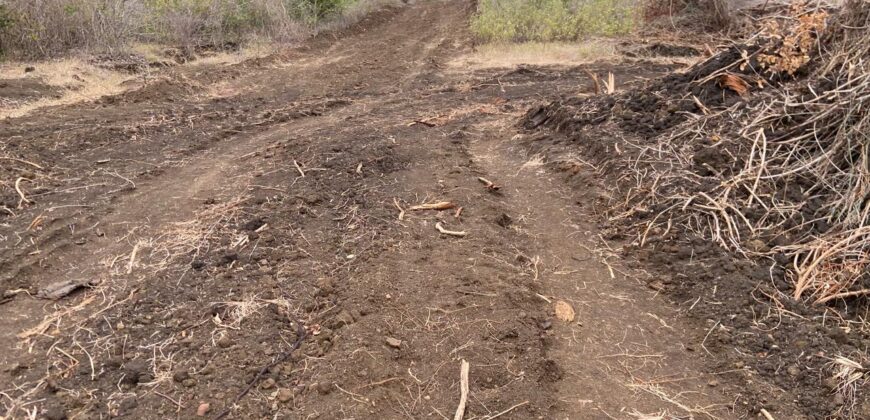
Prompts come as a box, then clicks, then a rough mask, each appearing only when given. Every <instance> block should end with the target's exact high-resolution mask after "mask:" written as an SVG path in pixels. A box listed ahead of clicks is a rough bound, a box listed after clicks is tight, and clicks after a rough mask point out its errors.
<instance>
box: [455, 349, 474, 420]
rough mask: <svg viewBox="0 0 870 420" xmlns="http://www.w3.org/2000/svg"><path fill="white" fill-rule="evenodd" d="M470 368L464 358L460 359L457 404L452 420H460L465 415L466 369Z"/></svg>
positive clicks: (466, 396)
mask: <svg viewBox="0 0 870 420" xmlns="http://www.w3.org/2000/svg"><path fill="white" fill-rule="evenodd" d="M470 369H471V365H469V364H468V362H466V361H465V359H462V364H461V365H460V368H459V383H460V385H459V386H460V390H459V392H460V396H459V406H458V407H456V415H454V416H453V420H462V418H463V417H464V416H465V405H466V404H467V403H468V371H469V370H470Z"/></svg>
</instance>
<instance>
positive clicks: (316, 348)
mask: <svg viewBox="0 0 870 420" xmlns="http://www.w3.org/2000/svg"><path fill="white" fill-rule="evenodd" d="M472 10H473V4H472V3H471V2H468V1H446V0H436V1H427V2H416V4H413V5H409V6H407V7H402V8H393V9H388V10H385V11H383V12H379V13H376V14H375V15H373V16H371V17H370V18H368V19H366V20H365V21H363V22H362V23H361V24H360V25H358V26H356V27H354V28H350V29H348V30H346V31H344V32H342V33H340V34H338V35H337V36H331V35H330V36H323V37H320V38H318V39H315V40H312V41H311V42H310V43H308V44H307V45H306V46H304V47H302V48H299V49H295V50H293V51H289V52H287V53H285V54H282V55H280V56H276V57H273V58H271V59H268V60H259V61H256V62H249V63H243V64H242V65H238V66H232V67H230V68H218V69H209V68H200V69H196V70H190V71H179V72H178V73H176V74H170V76H169V77H168V78H167V79H166V80H163V81H159V82H156V83H154V84H153V85H151V86H149V87H146V88H144V89H142V90H140V91H135V92H131V93H128V94H124V95H120V96H118V97H114V98H107V99H104V100H102V101H101V102H100V103H97V104H80V105H76V106H70V107H63V108H58V109H53V110H48V111H46V112H45V113H43V114H42V115H31V116H28V117H23V118H21V119H17V120H15V121H12V122H9V121H7V122H6V123H5V124H3V125H2V126H0V134H2V135H3V136H4V138H7V139H10V140H8V141H7V142H6V143H5V144H4V149H2V151H3V152H5V153H7V154H10V155H13V156H16V157H18V158H20V159H26V160H28V161H31V162H35V163H37V164H39V165H40V166H42V167H43V169H40V170H34V169H33V168H25V167H24V166H27V165H26V164H18V163H17V164H14V165H8V166H7V165H6V164H5V162H4V166H3V168H2V171H0V175H3V179H4V180H8V179H15V178H17V177H25V176H26V177H27V178H28V179H33V182H32V184H33V185H32V186H31V187H32V189H28V190H27V192H28V193H29V194H30V195H31V196H32V197H33V199H34V201H35V203H33V204H32V205H29V206H22V207H23V208H21V209H17V208H16V207H17V204H18V203H17V199H16V197H17V195H15V193H14V192H12V191H8V188H7V189H6V190H3V194H4V195H3V196H2V198H3V200H4V203H5V205H6V206H7V207H9V208H15V211H14V213H15V216H3V217H5V218H4V219H0V223H2V225H0V228H2V231H0V240H2V242H0V256H2V260H0V281H2V283H0V286H2V287H0V291H3V290H6V291H7V292H6V296H9V298H8V299H6V300H5V303H2V304H0V342H2V344H0V346H2V347H0V371H2V372H0V391H2V394H0V402H2V405H3V407H4V409H5V412H6V413H5V414H4V416H5V417H8V418H16V419H17V418H31V417H37V418H38V417H40V416H41V417H45V418H52V419H56V418H65V417H68V418H94V419H96V418H105V417H107V416H127V417H130V418H155V419H156V418H173V417H174V418H194V417H196V414H195V413H196V411H197V409H199V408H201V407H204V405H203V404H206V403H207V404H209V408H210V411H209V413H208V416H214V415H217V414H218V413H220V412H222V411H223V410H224V409H228V410H229V415H230V417H233V418H293V419H296V418H298V419H309V418H329V419H332V418H429V417H431V418H451V417H453V411H454V410H455V409H456V406H457V403H458V400H459V393H460V392H459V388H460V384H459V363H460V362H459V361H460V360H467V361H468V362H470V364H471V381H470V389H471V393H470V398H469V400H468V408H467V411H466V415H465V418H468V419H471V418H474V419H481V418H495V417H498V418H503V419H507V418H515V419H526V418H560V419H561V418H571V419H574V418H577V419H587V418H588V419H599V418H625V419H630V418H642V417H641V416H643V415H660V416H662V417H663V418H685V417H693V418H707V417H709V418H740V417H747V416H754V415H756V414H757V413H758V410H759V409H760V408H764V407H766V408H767V409H768V410H769V411H771V412H773V413H775V414H776V415H778V416H781V417H779V418H800V416H799V414H798V413H796V412H795V411H793V409H792V408H791V405H790V403H789V402H788V399H787V398H785V399H783V398H782V395H783V394H782V391H781V390H777V389H775V388H773V387H769V386H767V385H766V384H764V383H763V382H760V381H757V380H755V379H753V378H752V377H751V375H750V374H749V373H745V372H743V371H742V370H740V369H735V372H736V373H735V372H712V371H709V370H708V366H710V364H708V363H707V358H709V357H711V355H707V354H706V353H705V351H704V346H703V343H704V340H705V339H707V337H706V335H707V333H708V330H709V327H710V326H704V325H696V324H695V323H693V322H692V321H689V320H687V319H685V318H684V317H682V316H681V315H680V314H679V313H677V312H676V311H675V310H674V309H673V308H672V307H670V306H669V305H668V304H667V303H666V302H665V301H664V300H663V299H661V298H659V297H658V296H657V295H656V293H655V292H654V291H651V290H650V289H648V288H646V287H645V286H642V285H639V284H637V282H636V281H634V280H633V278H634V277H633V275H632V272H631V271H629V270H627V269H625V268H624V267H623V266H622V264H621V263H620V261H619V258H617V256H615V255H613V254H612V253H610V252H608V251H607V250H606V247H605V246H604V244H603V243H601V242H600V241H598V239H597V238H598V237H599V234H600V233H601V232H599V231H598V229H597V227H596V225H595V224H594V223H593V221H592V220H593V219H594V215H590V213H589V208H587V207H586V206H584V205H583V200H585V199H587V198H588V197H582V196H581V197H580V198H579V201H578V198H576V197H574V194H573V192H571V191H568V190H565V189H563V187H562V186H561V184H560V183H559V182H557V181H558V180H557V179H554V178H552V177H553V176H554V175H550V174H549V173H548V172H547V171H545V170H543V167H542V166H540V165H539V164H537V163H536V160H535V159H534V157H527V156H524V154H523V153H522V152H521V151H520V150H517V149H514V148H513V145H514V142H513V141H512V139H513V138H514V134H515V130H514V129H513V124H514V123H515V121H516V119H517V118H518V117H519V115H521V114H522V112H523V110H524V109H525V108H526V107H527V106H529V105H530V104H532V103H533V102H535V101H538V100H540V99H543V98H545V97H548V96H554V95H558V94H560V93H575V94H576V93H578V92H579V91H584V90H587V89H588V86H587V85H588V83H587V80H586V76H585V74H586V72H585V71H586V70H587V69H592V70H593V71H604V72H606V71H613V72H614V73H615V74H616V75H617V77H618V78H619V80H620V81H622V82H623V83H625V84H626V85H627V84H631V83H637V82H639V81H640V80H642V79H643V78H644V77H650V76H654V75H656V74H659V73H661V72H664V71H667V70H668V68H667V67H666V66H661V65H654V64H650V63H640V65H613V64H608V63H601V64H593V65H589V66H584V67H583V68H580V67H538V68H528V67H522V68H516V69H479V70H474V69H451V68H448V65H447V63H448V62H450V61H451V60H452V59H454V58H456V57H457V56H459V55H461V54H464V53H467V52H468V51H469V49H470V41H469V36H468V33H467V29H466V25H467V19H468V17H469V14H470V13H471V11H472ZM415 121H417V122H418V123H413V122H415ZM25 171H27V172H25ZM478 177H485V178H487V179H490V180H492V181H494V182H496V183H497V184H498V185H500V186H502V188H501V190H499V191H497V192H494V191H490V190H488V189H486V188H485V187H484V186H483V185H482V184H481V183H480V182H479V181H478V180H477V178H478ZM589 194H590V195H591V194H594V192H592V191H590V192H589ZM442 200H446V201H452V202H454V203H456V204H457V205H458V206H461V207H462V211H461V213H459V214H457V213H456V211H457V210H456V209H451V210H450V211H444V212H413V211H411V210H408V208H409V207H410V206H411V205H414V204H419V203H423V202H432V201H442ZM398 207H401V208H402V209H405V210H406V211H405V214H404V217H402V218H401V219H399V218H398V215H399V208H398ZM438 223H441V224H442V225H444V226H445V227H446V228H448V229H451V230H463V231H465V232H466V233H467V235H466V236H465V237H461V238H460V237H451V236H448V235H442V234H439V233H438V231H436V228H435V225H436V224H438ZM604 261H606V262H607V263H604ZM611 270H612V273H613V275H612V276H611ZM68 279H74V280H99V282H94V283H97V284H95V285H93V286H92V287H90V288H86V289H85V290H81V291H78V292H76V293H74V294H72V295H71V296H69V297H67V298H64V299H61V300H59V301H56V302H52V301H46V300H42V299H37V298H35V297H32V296H31V295H35V294H36V293H37V292H38V291H39V290H41V289H42V288H44V287H45V286H46V285H49V284H52V283H54V282H57V281H62V280H68ZM556 300H564V301H566V302H569V303H570V304H571V305H572V306H573V308H574V309H575V310H576V312H577V319H576V321H575V322H572V323H565V322H562V321H559V320H557V319H555V318H554V317H553V310H552V302H554V301H556ZM301 325H304V327H305V331H306V334H305V335H304V336H303V337H300V336H299V335H298V334H297V329H298V327H299V326H301ZM22 332H25V334H23V335H22ZM297 340H301V343H302V344H301V347H300V348H299V349H298V350H295V351H292V353H286V354H285V352H288V351H289V350H291V349H292V343H294V342H295V341H297ZM285 356H286V357H285ZM276 361H277V362H276ZM264 367H266V368H265V369H264ZM248 384H251V385H250V388H249V385H248ZM243 392H246V394H245V395H244V396H243V397H241V398H237V396H239V395H240V394H242V393H243Z"/></svg>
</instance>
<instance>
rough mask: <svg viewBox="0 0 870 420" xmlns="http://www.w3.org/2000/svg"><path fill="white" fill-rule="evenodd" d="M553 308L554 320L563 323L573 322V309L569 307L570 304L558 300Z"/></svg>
mask: <svg viewBox="0 0 870 420" xmlns="http://www.w3.org/2000/svg"><path fill="white" fill-rule="evenodd" d="M554 307H555V309H556V318H559V319H560V320H562V321H565V322H573V321H574V316H575V314H574V308H572V307H571V304H570V303H568V302H565V301H564V300H560V301H557V302H556V303H555V304H554Z"/></svg>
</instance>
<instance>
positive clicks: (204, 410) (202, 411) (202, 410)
mask: <svg viewBox="0 0 870 420" xmlns="http://www.w3.org/2000/svg"><path fill="white" fill-rule="evenodd" d="M210 410H211V404H209V403H207V402H201V403H199V407H197V409H196V415H197V416H199V417H205V415H206V414H208V412H209V411H210Z"/></svg>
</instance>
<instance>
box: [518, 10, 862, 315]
mask: <svg viewBox="0 0 870 420" xmlns="http://www.w3.org/2000/svg"><path fill="white" fill-rule="evenodd" d="M868 28H870V2H868V1H867V0H848V1H847V2H846V4H845V5H844V6H843V7H842V8H841V9H839V10H835V9H825V8H822V7H819V6H818V5H808V4H806V3H801V2H795V3H793V5H792V7H791V10H790V13H789V16H785V17H779V18H775V19H770V20H769V21H768V22H767V23H766V24H765V26H764V28H763V30H762V31H761V32H759V33H758V34H757V35H755V36H754V37H752V38H751V39H749V40H747V41H745V42H743V43H741V44H740V45H735V46H733V47H732V48H729V49H726V50H725V51H723V52H721V53H720V54H717V55H714V56H713V57H711V58H709V59H708V60H706V61H704V62H702V63H699V64H698V65H696V66H694V67H693V68H691V69H689V70H688V71H687V72H685V73H683V74H679V75H674V76H670V77H668V78H665V79H662V80H660V81H658V82H656V83H654V84H652V85H651V86H649V87H648V88H646V89H644V90H641V91H632V92H625V93H622V94H619V95H611V96H608V97H597V98H593V99H586V100H582V99H581V100H573V101H566V102H562V103H557V104H553V105H550V106H549V107H546V108H539V109H536V110H532V111H530V113H529V115H527V118H526V121H525V124H526V127H527V128H532V127H536V126H540V125H547V126H549V127H550V128H553V129H556V130H559V131H562V132H568V133H569V134H570V135H572V137H574V138H583V137H584V136H586V135H585V134H583V133H584V132H586V133H587V134H588V133H590V132H592V131H591V130H597V131H598V132H602V131H610V128H611V127H612V128H613V129H614V130H618V131H616V132H617V133H619V134H618V135H616V136H613V137H614V139H613V140H610V141H612V142H613V144H603V143H606V141H605V140H601V139H599V141H597V142H594V143H595V144H594V146H592V145H590V144H587V145H586V147H592V148H593V149H597V150H592V152H593V155H594V156H593V158H598V161H596V162H593V163H594V164H596V165H599V167H600V169H601V170H602V171H605V172H610V173H613V174H619V178H620V179H619V180H618V181H617V182H616V183H615V184H616V185H615V187H616V189H615V191H614V193H613V194H612V195H613V196H614V201H613V204H612V205H613V206H612V208H611V209H610V218H611V221H614V222H616V224H617V225H622V226H629V229H627V232H629V233H630V234H633V235H636V243H637V244H638V245H641V246H643V245H645V244H647V243H650V242H651V241H653V240H669V239H675V238H678V237H680V236H681V235H684V234H686V233H689V234H690V235H693V236H697V237H702V238H706V239H711V240H713V241H715V242H717V243H718V244H720V245H721V246H722V247H724V248H727V249H729V250H732V251H733V252H735V253H736V254H738V255H742V256H744V257H747V258H769V259H771V260H775V261H776V263H777V264H779V265H780V266H781V267H783V268H784V269H786V272H787V273H788V274H787V276H788V279H789V280H790V283H792V284H793V290H792V291H790V293H791V294H792V295H793V297H794V298H795V299H807V300H810V301H811V302H814V303H820V304H821V303H826V302H831V301H836V300H840V299H851V298H855V297H859V296H864V295H870V274H868V272H870V270H868V268H870V30H868ZM608 125H610V126H608ZM587 137H588V136H587ZM587 143H593V142H587ZM602 150H604V152H606V153H602Z"/></svg>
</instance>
